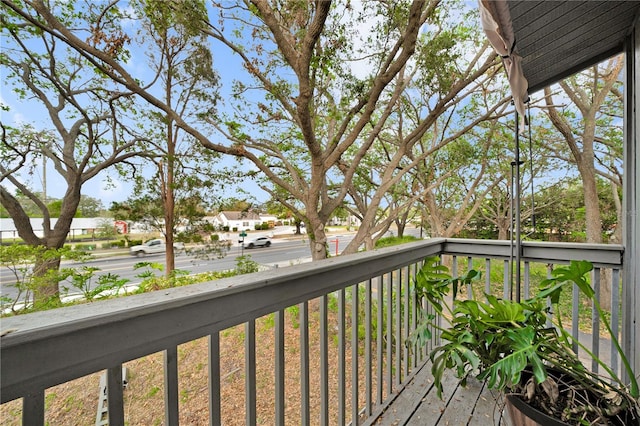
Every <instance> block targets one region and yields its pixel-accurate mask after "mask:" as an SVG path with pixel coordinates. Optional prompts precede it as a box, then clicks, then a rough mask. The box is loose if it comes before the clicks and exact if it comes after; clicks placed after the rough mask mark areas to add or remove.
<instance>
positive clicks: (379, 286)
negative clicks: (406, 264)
mask: <svg viewBox="0 0 640 426" xmlns="http://www.w3.org/2000/svg"><path fill="white" fill-rule="evenodd" d="M383 279H384V276H383V275H382V276H378V277H376V289H377V293H376V297H377V304H378V310H377V315H378V327H377V329H376V355H377V356H376V358H377V363H378V365H377V373H378V376H377V377H378V380H377V384H376V389H377V393H376V405H378V404H382V396H383V392H382V391H383V389H384V388H383V384H384V382H383V379H382V378H383V373H384V359H383V353H382V339H383V336H384V334H383V332H384V320H383V318H384V303H383V300H384V299H383V296H384V295H383V286H382V282H383Z"/></svg>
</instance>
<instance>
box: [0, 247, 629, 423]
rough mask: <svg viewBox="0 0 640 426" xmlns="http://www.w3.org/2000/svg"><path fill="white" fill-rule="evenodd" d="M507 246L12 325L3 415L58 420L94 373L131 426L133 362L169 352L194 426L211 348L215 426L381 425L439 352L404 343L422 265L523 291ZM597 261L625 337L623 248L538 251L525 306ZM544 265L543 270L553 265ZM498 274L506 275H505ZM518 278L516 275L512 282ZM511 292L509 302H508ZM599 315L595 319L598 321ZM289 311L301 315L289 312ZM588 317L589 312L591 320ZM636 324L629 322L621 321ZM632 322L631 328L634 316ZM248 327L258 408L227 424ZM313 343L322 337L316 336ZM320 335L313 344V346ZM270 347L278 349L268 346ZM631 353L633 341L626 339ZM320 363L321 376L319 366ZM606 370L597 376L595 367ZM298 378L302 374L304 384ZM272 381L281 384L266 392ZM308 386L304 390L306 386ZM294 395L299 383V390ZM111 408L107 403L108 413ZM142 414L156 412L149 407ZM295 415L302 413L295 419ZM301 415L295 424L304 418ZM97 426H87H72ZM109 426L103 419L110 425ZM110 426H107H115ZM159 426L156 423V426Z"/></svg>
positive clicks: (28, 318)
mask: <svg viewBox="0 0 640 426" xmlns="http://www.w3.org/2000/svg"><path fill="white" fill-rule="evenodd" d="M511 253H512V248H511V247H510V244H509V242H506V241H487V240H459V239H431V240H426V241H422V242H417V243H411V244H406V245H402V246H396V247H390V248H386V249H381V250H376V251H372V252H366V253H359V254H355V255H348V256H339V257H336V258H331V259H327V260H325V261H320V262H313V263H307V264H301V265H295V266H291V267H288V268H280V269H275V270H270V271H266V272H260V273H256V274H251V275H244V276H239V277H234V278H230V279H223V280H219V281H213V282H208V283H203V284H196V285H192V286H188V287H180V288H173V289H169V290H163V291H156V292H153V293H147V294H141V295H135V296H129V297H123V298H119V299H112V300H107V301H102V302H96V303H89V304H84V305H77V306H71V307H66V308H62V309H57V310H53V311H45V312H37V313H33V314H27V315H21V316H16V317H10V318H4V319H3V320H2V322H1V325H0V327H1V331H2V338H1V346H0V351H1V352H0V368H1V389H0V396H1V402H2V404H5V403H9V404H16V402H15V401H13V400H16V399H19V398H22V404H21V409H19V410H18V411H21V413H19V414H17V415H18V416H21V422H22V423H23V424H25V425H44V424H45V422H47V420H46V419H47V407H48V404H47V402H46V401H47V399H46V392H47V389H49V388H51V387H53V386H56V385H59V384H61V383H66V382H69V381H72V380H74V379H76V378H80V377H83V376H85V375H88V374H91V373H96V372H101V371H106V382H107V389H108V392H107V395H106V396H107V398H106V400H107V407H108V423H109V424H111V425H123V424H125V423H127V424H131V421H129V420H128V418H127V415H126V413H127V412H129V410H128V409H127V408H126V404H125V400H126V398H125V394H124V392H125V391H124V390H123V386H122V371H123V366H126V363H127V362H129V361H131V360H135V359H139V358H142V357H145V356H148V355H150V354H154V353H157V352H162V353H163V360H164V365H163V368H164V383H163V384H162V389H163V391H164V415H163V418H162V419H160V420H159V421H160V422H161V423H163V424H166V425H177V424H178V423H179V422H180V419H181V418H182V419H183V423H185V421H184V418H183V415H184V414H183V413H182V412H181V410H180V405H181V402H180V397H179V378H180V375H179V356H178V347H179V345H181V344H184V343H185V342H190V341H193V340H195V339H200V338H206V339H207V341H208V348H209V350H208V353H209V356H208V359H202V360H200V362H201V363H202V365H203V366H206V368H202V374H204V375H206V376H207V380H208V385H207V386H206V389H205V390H204V391H205V392H207V394H208V402H209V404H208V407H207V411H208V421H209V423H210V424H212V425H219V424H234V423H235V424H238V423H240V424H242V423H244V424H249V425H253V424H258V423H263V424H264V423H266V424H279V425H280V424H285V421H286V422H287V423H289V424H310V423H313V424H318V423H319V424H321V425H326V424H360V423H366V422H367V421H371V419H373V418H375V417H376V415H377V414H379V413H380V412H381V411H382V410H383V409H384V408H385V407H386V406H387V404H388V402H389V401H391V400H393V399H394V398H395V396H396V395H397V394H398V393H400V392H402V389H403V386H404V384H405V383H406V382H407V381H408V379H409V378H410V377H411V375H412V372H413V371H414V370H415V369H416V367H418V366H420V365H422V363H423V362H424V361H425V359H426V358H427V354H428V352H429V348H428V347H427V348H420V349H417V348H408V347H407V346H406V345H405V344H404V342H405V340H406V338H407V337H408V335H409V333H410V332H411V331H412V329H413V328H414V327H415V325H416V309H417V303H418V301H416V300H415V299H414V297H413V291H412V289H413V277H414V276H415V273H416V271H417V270H418V268H419V267H420V264H421V262H422V260H423V259H424V258H426V257H429V256H436V255H445V256H450V257H447V258H446V261H447V262H450V265H451V266H452V273H454V274H455V273H457V271H458V270H460V268H470V267H472V266H473V267H475V268H476V269H481V270H482V271H483V277H484V280H485V281H484V288H482V289H475V290H472V291H471V292H470V294H475V295H476V297H478V296H479V295H481V294H482V292H483V291H486V292H493V293H495V292H496V291H497V292H502V293H504V294H506V295H507V296H508V295H509V294H510V293H511V287H510V285H509V282H510V273H509V259H510V257H511V256H510V255H511ZM571 259H576V260H589V261H592V262H593V263H594V265H595V267H596V269H595V273H594V278H593V285H594V287H595V288H596V291H598V289H599V286H600V281H601V280H600V277H602V276H607V277H608V278H607V280H609V281H610V282H611V283H613V284H612V289H611V306H610V308H611V309H610V311H611V315H612V318H611V323H612V324H613V325H614V327H616V328H615V330H616V332H618V330H620V329H619V328H618V327H619V324H621V325H622V330H620V331H621V332H622V333H623V338H624V337H626V336H625V335H624V333H625V332H626V330H627V329H625V322H627V321H628V319H627V318H626V317H625V312H630V310H629V307H628V306H624V303H626V301H625V300H624V299H623V298H621V297H620V294H621V288H622V287H621V286H622V283H621V282H620V272H621V268H622V248H621V247H620V246H611V245H587V244H563V243H524V244H523V253H522V260H523V263H522V265H523V271H524V273H523V280H524V283H523V289H522V291H523V294H524V295H526V294H527V293H528V291H529V288H530V287H532V286H534V285H536V281H539V280H540V279H542V278H544V277H541V276H540V275H541V274H542V275H545V276H546V273H547V272H546V271H548V270H549V268H551V267H552V266H553V265H554V264H558V263H566V262H568V261H569V260H571ZM541 265H542V266H541ZM496 271H500V272H499V275H500V276H498V277H496ZM502 271H504V272H502ZM496 289H499V290H496ZM581 305H582V303H581V302H580V301H579V300H578V297H577V293H576V294H575V295H574V298H573V312H574V315H573V318H574V323H573V324H572V327H573V333H574V335H575V336H580V337H581V338H582V339H584V338H585V336H589V335H592V336H593V337H592V338H590V337H587V344H588V346H589V347H590V348H591V350H592V351H594V352H595V353H600V354H605V353H608V354H609V355H607V356H609V359H610V363H611V365H612V366H613V368H614V369H617V370H619V364H620V363H619V360H618V358H617V356H616V353H615V351H614V350H613V349H612V348H611V349H610V348H608V347H603V346H602V344H601V339H600V338H599V336H598V333H586V334H583V333H582V332H581V330H580V324H581V323H580V319H581V316H582V317H583V318H584V317H586V318H588V323H589V325H590V326H591V329H592V330H598V329H599V319H598V317H597V315H593V314H592V313H591V311H590V310H588V308H585V307H583V306H581ZM291 307H295V310H294V311H296V318H297V326H298V341H297V343H296V344H295V345H294V346H295V347H293V348H292V347H291V340H290V339H289V340H288V341H289V343H288V344H285V341H286V340H287V338H286V336H285V328H286V327H285V317H287V315H289V316H290V313H288V312H291ZM585 309H587V310H588V311H587V312H584V310H585ZM286 310H287V311H286ZM583 312H584V313H583ZM620 312H622V314H620ZM621 315H622V316H621ZM264 316H270V318H272V321H271V322H270V324H271V325H270V328H269V331H268V332H269V333H273V335H272V337H273V338H272V339H262V340H258V341H257V339H256V336H257V333H256V321H257V320H258V319H260V318H262V317H264ZM242 324H244V332H243V337H244V348H243V347H242V345H240V344H239V345H238V349H237V350H238V351H242V350H244V368H243V375H244V379H245V380H244V383H245V384H244V398H242V400H243V401H244V408H243V409H239V410H234V412H233V413H223V411H222V410H221V401H222V400H223V398H224V397H223V396H221V395H223V390H224V389H223V387H224V381H222V380H221V377H222V378H224V377H223V376H224V375H223V374H222V372H221V365H223V363H224V359H223V357H222V356H221V351H220V341H221V336H222V335H224V333H225V330H228V329H229V328H230V327H235V326H238V325H242ZM310 333H311V334H310ZM311 335H313V343H311V342H310V340H311V337H310V336H311ZM267 340H268V341H267ZM623 341H625V340H624V339H623ZM265 345H272V347H271V348H269V350H270V351H272V352H271V353H273V354H274V357H273V359H274V360H275V361H274V362H273V363H272V364H273V365H270V366H268V367H267V368H268V369H269V370H270V371H271V374H270V375H269V377H270V378H269V379H268V380H267V379H263V378H262V377H260V378H259V377H258V376H257V373H256V371H257V369H258V367H260V368H261V369H262V368H264V365H261V360H260V359H257V355H256V354H257V353H258V351H257V349H260V350H263V349H264V346H265ZM292 352H294V353H295V354H296V358H295V359H296V361H295V363H296V371H299V373H297V374H299V385H297V384H296V387H298V389H295V392H293V393H295V395H296V396H297V397H296V399H295V401H296V402H295V404H296V405H297V408H296V409H295V410H291V409H290V408H291V407H290V405H291V400H288V398H287V396H288V395H290V394H291V393H292V390H291V389H287V388H286V386H285V383H290V382H286V381H285V378H286V374H287V372H288V371H289V370H288V367H290V366H288V365H287V364H288V363H291V362H292V361H291V357H290V356H288V355H289V354H290V353H292ZM310 365H313V366H314V367H310ZM594 368H597V366H594ZM296 377H298V376H296ZM265 380H266V381H267V382H269V383H266V384H265ZM297 382H298V380H297V379H296V383H297ZM265 386H266V387H267V388H268V390H267V392H270V393H271V394H272V396H273V398H272V399H273V401H274V402H273V404H270V405H269V406H268V407H266V408H265V407H264V404H261V403H259V401H258V395H259V394H260V395H261V394H263V393H264V392H265V389H264V387H265ZM289 386H290V385H289ZM96 404H97V402H96ZM135 409H136V410H140V409H142V408H140V407H137V408H135ZM292 412H293V413H294V414H291V413H292ZM291 416H295V417H291ZM73 422H76V423H77V424H85V423H86V422H85V421H81V420H79V419H73V421H72V423H73ZM96 423H97V424H98V423H100V419H99V418H97V419H96ZM103 423H106V421H104V419H103ZM151 423H152V422H149V423H148V424H151Z"/></svg>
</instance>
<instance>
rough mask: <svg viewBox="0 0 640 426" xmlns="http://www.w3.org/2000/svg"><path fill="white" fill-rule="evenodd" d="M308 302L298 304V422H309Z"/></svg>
mask: <svg viewBox="0 0 640 426" xmlns="http://www.w3.org/2000/svg"><path fill="white" fill-rule="evenodd" d="M309 407H310V405H309V302H307V301H305V302H302V303H301V304H300V416H301V418H300V424H301V425H304V426H306V425H308V424H309V416H310V415H309Z"/></svg>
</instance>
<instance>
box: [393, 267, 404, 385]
mask: <svg viewBox="0 0 640 426" xmlns="http://www.w3.org/2000/svg"><path fill="white" fill-rule="evenodd" d="M395 272H396V273H397V274H398V279H397V280H396V286H395V287H396V289H395V290H396V330H395V342H396V380H395V383H396V386H397V387H400V383H402V346H403V345H402V273H401V270H400V269H397V270H396V271H395Z"/></svg>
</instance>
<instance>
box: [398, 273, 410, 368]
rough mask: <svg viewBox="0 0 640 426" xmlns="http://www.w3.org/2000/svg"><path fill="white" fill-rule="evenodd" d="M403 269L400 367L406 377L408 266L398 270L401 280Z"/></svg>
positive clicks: (407, 359)
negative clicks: (401, 360) (402, 319)
mask: <svg viewBox="0 0 640 426" xmlns="http://www.w3.org/2000/svg"><path fill="white" fill-rule="evenodd" d="M403 270H404V282H403V285H402V287H403V289H404V290H403V291H404V297H403V300H404V302H403V304H404V309H403V310H404V321H403V330H402V341H401V342H400V343H401V344H402V358H403V362H402V367H403V371H404V377H407V373H408V371H409V347H408V346H407V345H405V344H404V342H406V341H407V339H408V338H409V267H408V266H406V267H404V268H402V269H401V270H400V279H401V280H402V271H403Z"/></svg>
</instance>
